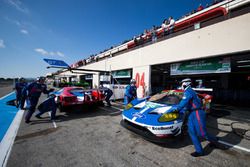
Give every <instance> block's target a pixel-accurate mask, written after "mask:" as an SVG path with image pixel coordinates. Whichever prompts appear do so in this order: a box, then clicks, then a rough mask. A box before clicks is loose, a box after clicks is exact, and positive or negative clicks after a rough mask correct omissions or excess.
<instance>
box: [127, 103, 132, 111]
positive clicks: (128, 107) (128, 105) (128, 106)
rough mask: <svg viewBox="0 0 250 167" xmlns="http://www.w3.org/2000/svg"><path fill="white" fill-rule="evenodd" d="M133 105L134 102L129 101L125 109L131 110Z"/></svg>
mask: <svg viewBox="0 0 250 167" xmlns="http://www.w3.org/2000/svg"><path fill="white" fill-rule="evenodd" d="M132 107H133V104H131V103H128V104H127V105H126V106H125V110H129V109H130V108H132Z"/></svg>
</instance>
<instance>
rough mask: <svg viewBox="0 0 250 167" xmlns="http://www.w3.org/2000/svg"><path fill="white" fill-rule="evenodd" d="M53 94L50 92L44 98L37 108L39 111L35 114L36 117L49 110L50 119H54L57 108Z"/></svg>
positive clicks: (39, 117)
mask: <svg viewBox="0 0 250 167" xmlns="http://www.w3.org/2000/svg"><path fill="white" fill-rule="evenodd" d="M55 97H56V96H55V95H54V94H51V95H49V97H48V98H47V99H46V100H44V101H43V102H42V103H41V104H40V105H39V106H38V107H37V108H38V110H39V112H38V113H37V114H36V116H35V117H36V118H38V119H41V118H42V117H41V115H42V114H43V113H45V112H48V111H51V118H50V119H51V120H55V119H56V110H57V104H56V102H55Z"/></svg>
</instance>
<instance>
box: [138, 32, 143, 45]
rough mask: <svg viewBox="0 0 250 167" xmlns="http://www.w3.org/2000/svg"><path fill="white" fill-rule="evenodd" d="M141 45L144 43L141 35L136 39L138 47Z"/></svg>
mask: <svg viewBox="0 0 250 167" xmlns="http://www.w3.org/2000/svg"><path fill="white" fill-rule="evenodd" d="M143 43H144V39H143V34H141V35H140V36H139V39H138V45H143Z"/></svg>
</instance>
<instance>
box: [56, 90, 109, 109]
mask: <svg viewBox="0 0 250 167" xmlns="http://www.w3.org/2000/svg"><path fill="white" fill-rule="evenodd" d="M52 94H54V95H55V96H56V97H55V101H56V103H58V106H59V110H60V111H65V108H66V107H69V106H75V105H84V104H86V105H98V104H102V102H103V100H104V98H105V97H104V94H103V93H102V92H101V91H99V90H98V89H89V90H85V89H83V88H82V87H64V88H62V89H60V90H58V91H56V92H53V93H52Z"/></svg>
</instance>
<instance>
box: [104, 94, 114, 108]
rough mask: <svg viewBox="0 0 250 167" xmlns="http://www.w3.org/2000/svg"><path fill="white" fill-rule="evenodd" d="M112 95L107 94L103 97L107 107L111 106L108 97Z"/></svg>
mask: <svg viewBox="0 0 250 167" xmlns="http://www.w3.org/2000/svg"><path fill="white" fill-rule="evenodd" d="M112 95H113V93H108V94H107V95H106V97H105V101H106V102H107V104H108V106H111V104H110V100H109V99H110V97H111V96H112Z"/></svg>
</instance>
